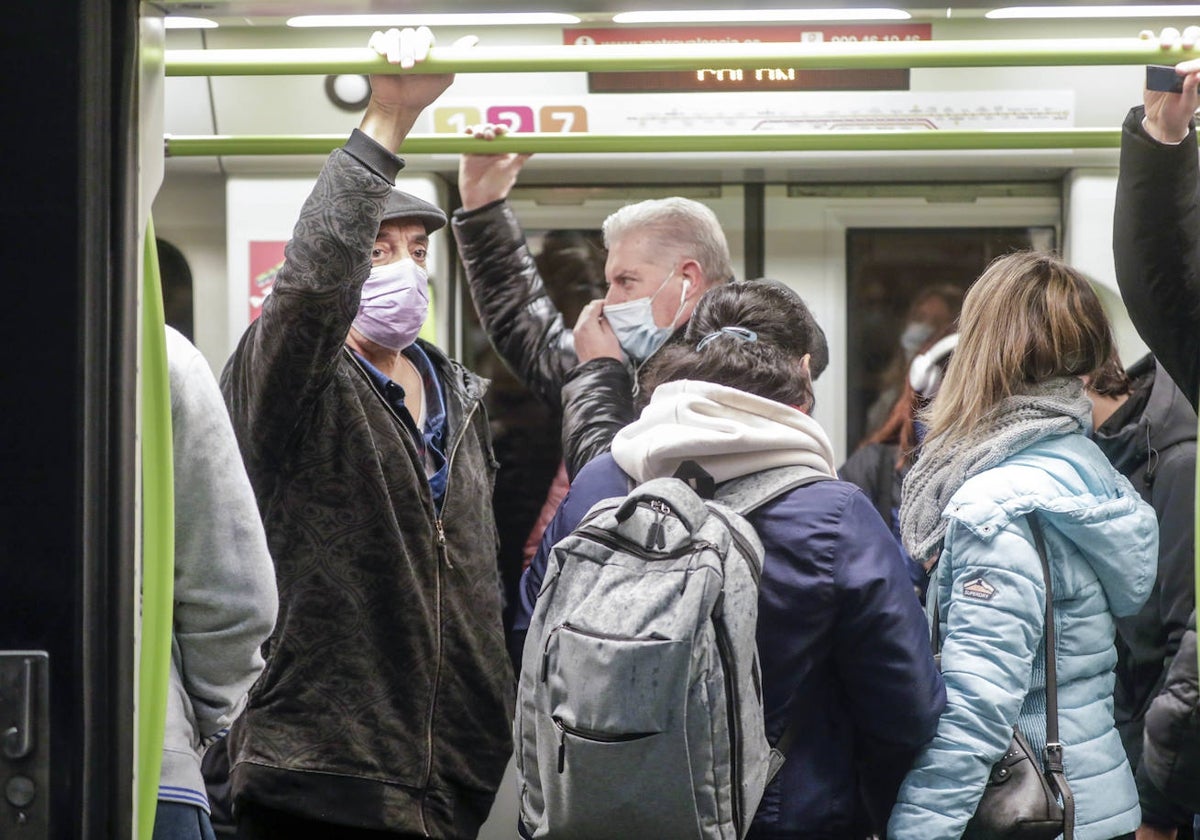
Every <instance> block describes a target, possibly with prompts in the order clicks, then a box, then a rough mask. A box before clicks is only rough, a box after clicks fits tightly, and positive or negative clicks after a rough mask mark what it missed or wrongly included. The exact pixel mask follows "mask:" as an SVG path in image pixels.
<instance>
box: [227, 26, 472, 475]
mask: <svg viewBox="0 0 1200 840" xmlns="http://www.w3.org/2000/svg"><path fill="white" fill-rule="evenodd" d="M432 43H433V36H432V34H431V33H430V31H429V30H428V28H425V27H422V28H420V29H404V30H397V29H393V30H389V31H388V32H383V33H376V34H375V35H374V36H372V39H371V45H372V46H373V47H374V48H375V49H376V50H377V51H379V52H380V53H382V54H385V55H387V57H388V59H389V60H390V61H393V62H394V63H398V64H401V65H402V66H411V65H412V64H414V63H416V62H418V61H422V60H424V59H425V58H426V57H427V55H428V53H429V48H430V46H431V45H432ZM460 43H464V44H465V43H466V41H464V42H460ZM453 78H454V77H453V76H452V75H450V74H385V73H379V74H374V75H372V76H371V85H372V88H371V98H370V101H369V103H368V105H367V109H366V113H365V114H364V115H363V118H362V121H361V123H360V126H359V129H358V130H356V131H354V132H353V133H352V134H351V136H350V138H349V139H348V140H347V142H346V145H345V146H344V147H343V148H341V149H338V150H335V151H334V152H333V153H332V154H331V155H330V156H329V158H328V160H327V161H326V163H325V166H324V168H323V169H322V170H321V174H320V175H319V176H318V179H317V183H316V185H315V187H314V188H313V191H312V193H311V194H310V195H309V197H308V198H307V199H306V200H305V203H304V206H303V207H302V208H301V210H300V217H299V219H298V220H297V222H296V225H295V227H294V229H293V231H292V238H291V240H290V241H289V242H288V244H287V246H286V248H285V249H284V256H285V259H284V263H283V265H282V266H281V267H280V269H279V272H278V274H277V276H276V280H275V285H274V287H273V290H272V292H271V294H270V295H268V296H267V299H266V301H265V302H264V304H263V310H262V314H261V315H260V316H259V318H258V320H257V321H255V322H254V323H253V324H251V325H250V328H249V329H247V331H246V333H245V335H243V337H242V340H241V342H240V343H239V345H238V348H237V350H236V351H235V352H234V354H233V357H232V358H231V359H230V361H229V364H228V365H227V367H226V369H225V372H224V374H223V375H222V379H221V387H222V390H223V392H224V394H225V400H226V402H227V404H228V405H229V410H230V415H231V416H232V418H233V422H234V428H235V430H236V431H237V434H238V442H239V444H240V445H241V448H242V452H243V455H244V457H245V458H246V460H247V466H248V467H250V472H251V474H252V475H273V474H274V473H275V470H274V467H276V466H278V464H279V463H281V462H282V460H283V459H284V458H285V457H286V452H287V451H288V448H289V446H290V445H291V444H292V442H293V441H294V440H295V438H296V437H297V436H298V435H300V434H302V433H303V429H304V422H305V418H306V417H307V416H308V412H309V409H310V408H311V406H312V405H313V403H314V402H315V400H316V399H317V398H318V396H319V395H320V394H321V393H322V391H323V390H324V389H325V388H326V387H327V386H328V384H329V382H330V380H331V379H332V377H333V375H334V372H335V370H336V366H337V360H338V357H339V355H340V354H341V353H342V352H343V350H342V348H343V346H344V344H345V341H346V336H347V334H348V333H349V330H350V324H351V322H352V321H353V319H354V317H355V315H356V314H357V311H358V305H359V295H360V293H361V290H362V284H363V281H364V280H366V278H367V275H368V273H369V272H370V268H371V248H372V246H373V244H374V242H375V237H376V234H377V233H378V231H379V218H380V216H381V215H382V214H383V208H384V204H385V203H386V201H387V198H388V195H389V194H390V192H391V189H392V186H393V184H394V183H395V179H396V174H397V173H398V172H399V171H400V169H401V167H402V166H403V161H401V160H400V158H398V157H397V156H396V154H395V152H396V150H397V149H398V148H399V146H400V144H401V143H402V142H403V140H404V138H405V137H406V136H407V135H408V132H409V131H410V130H411V129H412V126H413V124H414V122H415V120H416V119H417V117H418V116H419V115H420V113H421V111H422V110H423V109H424V108H425V107H427V106H428V105H429V104H430V103H432V102H433V101H434V100H435V99H436V98H437V97H438V96H439V95H440V94H441V93H442V92H443V91H445V89H446V88H447V87H448V86H449V85H450V83H451V82H452V81H453ZM264 462H265V463H264ZM260 467H266V469H265V470H263V469H260ZM256 490H258V491H259V492H260V494H261V493H262V492H266V491H268V488H266V487H256Z"/></svg>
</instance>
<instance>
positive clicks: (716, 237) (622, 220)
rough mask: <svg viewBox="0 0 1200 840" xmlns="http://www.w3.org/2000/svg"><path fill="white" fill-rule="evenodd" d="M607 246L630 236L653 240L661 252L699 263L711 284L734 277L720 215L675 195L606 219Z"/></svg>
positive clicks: (651, 200)
mask: <svg viewBox="0 0 1200 840" xmlns="http://www.w3.org/2000/svg"><path fill="white" fill-rule="evenodd" d="M603 232H604V246H605V247H606V248H611V247H612V244H613V243H614V242H616V241H618V240H620V239H622V238H623V237H624V236H625V235H626V234H629V233H641V234H646V235H647V236H649V237H651V239H653V240H654V242H655V243H657V245H658V247H659V248H660V249H661V250H664V251H667V252H669V253H674V254H676V255H678V256H680V257H686V258H689V259H693V260H695V261H696V262H697V263H699V264H700V270H701V271H703V272H704V278H705V280H706V281H707V282H708V283H709V284H710V285H712V284H714V283H724V282H725V281H726V280H729V279H731V278H732V277H733V260H732V259H730V257H729V243H728V242H727V241H726V240H725V231H723V230H722V229H721V223H720V222H718V221H717V214H716V213H714V212H713V211H712V210H711V209H709V208H708V207H707V206H705V205H703V204H701V203H700V202H698V201H692V200H691V199H690V198H682V197H680V196H671V197H670V198H655V199H650V200H648V201H639V202H638V203H637V204H627V205H625V206H624V207H622V208H621V209H620V210H617V211H616V212H615V213H613V214H612V215H611V216H609V217H608V218H607V219H605V220H604V227H603Z"/></svg>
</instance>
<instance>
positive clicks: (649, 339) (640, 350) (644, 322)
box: [604, 269, 691, 364]
mask: <svg viewBox="0 0 1200 840" xmlns="http://www.w3.org/2000/svg"><path fill="white" fill-rule="evenodd" d="M674 276H675V270H674V269H672V270H671V273H670V274H668V275H667V279H666V280H663V282H662V285H661V286H659V287H658V290H657V291H655V292H654V294H652V295H650V296H649V297H644V298H638V299H637V300H627V301H625V302H624V303H610V304H607V305H606V306H605V307H604V319H605V320H606V321H608V324H609V326H611V327H612V329H613V332H614V333H616V335H617V343H618V344H620V345H621V349H622V350H624V351H625V355H626V356H628V357H629V358H630V360H632V361H633V363H634V364H641V363H642V362H644V361H646V359H648V358H650V357H651V356H652V355H654V351H655V350H657V349H658V348H659V347H662V345H663V342H665V341H666V340H667V339H668V338H669V337H670V335H671V333H672V331H674V329H675V322H676V321H677V320H679V314H680V313H681V312H683V307H684V306H686V305H687V293H688V288H689V287H690V286H691V281H690V280H687V279H686V278H685V279H684V281H683V287H682V289H681V291H680V293H679V308H678V309H676V310H675V316H674V317H673V318H671V323H670V324H669V325H667V326H665V327H660V326H658V325H657V324H656V323H654V309H653V303H654V299H655V298H656V297H658V295H659V292H661V291H662V290H663V289H665V288H666V287H667V284H668V283H670V282H671V278H672V277H674Z"/></svg>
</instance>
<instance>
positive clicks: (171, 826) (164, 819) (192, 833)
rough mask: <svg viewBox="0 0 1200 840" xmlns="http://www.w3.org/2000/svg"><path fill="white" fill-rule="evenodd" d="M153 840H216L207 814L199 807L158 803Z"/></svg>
mask: <svg viewBox="0 0 1200 840" xmlns="http://www.w3.org/2000/svg"><path fill="white" fill-rule="evenodd" d="M154 840H217V836H216V835H215V834H213V828H212V823H211V822H209V819H208V813H207V812H206V811H205V810H204V809H203V808H201V807H200V806H199V805H185V804H183V803H182V802H163V801H161V800H160V801H159V803H158V810H157V812H156V813H155V815H154Z"/></svg>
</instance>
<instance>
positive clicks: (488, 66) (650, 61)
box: [166, 38, 1200, 76]
mask: <svg viewBox="0 0 1200 840" xmlns="http://www.w3.org/2000/svg"><path fill="white" fill-rule="evenodd" d="M1185 58H1200V50H1182V49H1179V48H1173V49H1170V50H1164V49H1161V48H1160V47H1159V46H1158V44H1157V43H1155V42H1153V41H1143V40H1141V39H1139V38H1076V39H1055V38H1045V39H1040V40H987V39H980V40H975V41H869V42H865V43H863V42H856V43H850V42H841V41H839V42H819V43H768V44H702V45H692V44H653V45H650V44H645V45H641V44H639V45H619V44H596V45H586V46H585V45H555V44H550V45H539V46H537V47H532V48H531V47H528V46H522V47H472V48H462V47H434V48H433V49H432V50H431V51H430V53H429V58H428V59H426V60H425V61H423V62H421V63H420V64H418V65H416V66H415V67H413V68H412V69H410V70H402V69H401V68H400V67H399V66H398V65H393V64H389V63H388V62H387V61H386V60H384V59H383V58H382V57H380V56H379V55H378V54H377V53H376V52H375V51H374V50H372V49H368V48H366V47H346V48H339V49H264V50H249V49H242V50H234V49H226V50H167V51H166V73H167V75H168V76H297V75H329V74H339V73H363V74H370V73H548V72H563V71H581V72H582V71H591V72H614V71H616V72H624V71H640V72H649V71H655V72H661V71H672V70H675V71H678V70H700V69H704V68H709V67H714V66H715V67H722V68H741V69H753V68H756V67H770V66H785V67H794V68H796V69H820V70H837V69H851V68H853V69H876V70H877V69H885V68H903V67H1031V66H1032V67H1048V66H1078V65H1088V64H1092V65H1099V64H1173V63H1175V62H1177V61H1182V60H1183V59H1185Z"/></svg>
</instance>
